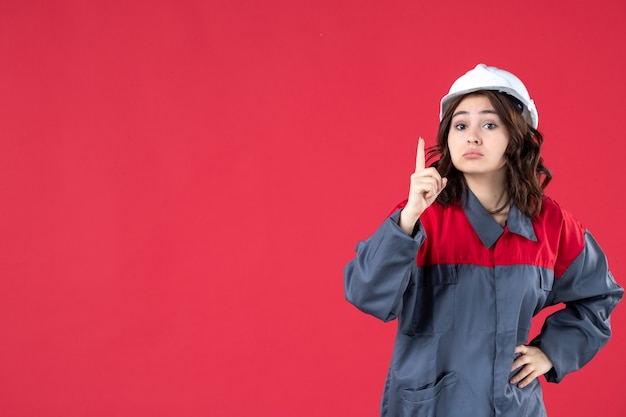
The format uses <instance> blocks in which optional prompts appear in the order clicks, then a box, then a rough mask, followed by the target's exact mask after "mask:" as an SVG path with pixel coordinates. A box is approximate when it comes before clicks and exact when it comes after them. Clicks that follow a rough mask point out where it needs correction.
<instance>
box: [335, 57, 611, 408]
mask: <svg viewBox="0 0 626 417" xmlns="http://www.w3.org/2000/svg"><path fill="white" fill-rule="evenodd" d="M440 120H441V123H440V127H439V133H438V136H437V145H436V146H435V147H434V149H433V150H432V151H431V156H435V157H438V158H437V162H435V163H434V164H432V165H431V166H430V167H426V165H425V152H424V141H423V140H422V139H420V140H419V143H418V149H417V157H416V166H415V173H413V175H412V176H411V183H410V189H409V195H408V199H407V201H406V202H404V203H402V204H401V205H400V206H399V207H398V208H397V210H396V211H395V212H394V213H393V214H392V215H391V216H390V217H389V218H388V219H387V220H386V221H385V222H384V223H383V224H382V225H381V226H380V227H379V229H378V230H377V231H376V232H375V233H374V234H373V235H372V236H371V237H370V238H369V239H368V240H366V241H365V242H360V243H359V244H358V245H357V249H356V252H357V254H356V257H355V258H354V259H353V260H352V261H351V262H350V263H349V264H348V265H347V266H346V268H345V294H346V298H347V299H348V301H350V302H351V303H352V304H354V305H355V306H356V307H358V308H359V309H360V310H362V311H364V312H366V313H369V314H372V315H374V316H376V317H378V318H380V319H382V320H385V321H389V320H392V319H395V318H398V320H399V326H398V333H397V336H396V342H395V347H394V352H393V358H392V363H391V366H390V368H389V373H388V376H387V381H386V384H385V390H384V395H383V399H382V403H381V415H382V416H420V417H422V416H436V417H448V416H450V417H458V416H468V415H471V416H480V417H486V416H516V417H517V416H533V417H536V416H545V415H546V411H545V407H544V405H543V400H542V394H541V386H540V383H539V380H538V379H537V377H538V376H540V375H545V377H546V379H547V380H548V381H550V382H559V381H561V380H562V379H563V377H564V376H565V375H567V374H568V373H570V372H573V371H575V370H577V369H579V368H580V367H582V366H583V365H584V364H586V363H587V362H588V361H589V360H591V358H592V357H593V356H594V355H595V354H596V353H597V352H598V351H599V350H600V349H601V348H602V347H603V346H604V345H605V344H606V343H607V341H608V339H609V337H610V335H611V329H610V325H609V315H610V314H611V312H612V311H613V309H614V308H615V306H616V305H617V303H618V302H619V300H620V299H621V298H622V296H623V289H622V288H621V287H620V286H618V285H617V283H616V282H615V280H614V279H613V277H612V275H611V273H610V272H609V270H608V266H607V261H606V258H605V256H604V254H603V252H602V250H601V249H600V247H599V246H598V244H597V243H596V241H595V240H594V238H593V237H592V236H591V235H590V234H589V232H588V231H587V230H585V229H584V228H583V226H581V225H580V224H579V223H578V222H577V221H576V220H574V219H573V218H572V216H571V215H570V214H569V213H568V212H567V211H565V210H563V209H562V208H561V207H560V206H559V205H558V204H557V203H556V202H555V201H553V200H551V199H550V198H549V197H547V196H545V195H544V193H543V189H544V188H545V186H546V185H547V184H548V182H549V180H550V178H551V176H550V172H549V171H548V170H547V169H546V168H545V167H544V165H543V161H542V158H541V155H540V149H541V145H542V142H543V137H542V136H541V134H540V133H539V132H538V131H537V130H536V128H537V123H538V113H537V110H536V108H535V106H534V103H533V101H532V100H531V99H530V96H529V94H528V91H527V90H526V88H525V86H524V84H523V83H522V82H521V81H520V80H519V79H518V78H517V77H516V76H515V75H513V74H511V73H510V72H507V71H504V70H501V69H498V68H495V67H488V66H485V65H483V64H480V65H478V66H476V68H474V69H472V70H471V71H469V72H467V73H466V74H465V75H463V76H462V77H460V78H459V79H458V80H456V81H455V83H454V84H453V85H452V87H451V89H450V92H449V94H447V95H446V96H445V97H444V98H443V99H442V102H441V114H440ZM558 303H565V307H564V308H563V309H561V310H559V311H557V312H555V313H554V314H552V315H551V316H549V317H548V318H547V319H546V321H545V323H544V326H543V328H542V331H541V333H540V334H539V335H538V336H537V337H536V338H535V339H533V340H531V341H529V340H528V333H529V330H530V327H531V319H532V317H533V316H534V315H536V314H537V313H538V312H539V311H540V310H541V309H543V308H544V307H547V306H550V305H554V304H558Z"/></svg>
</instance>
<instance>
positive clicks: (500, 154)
mask: <svg viewBox="0 0 626 417" xmlns="http://www.w3.org/2000/svg"><path fill="white" fill-rule="evenodd" d="M508 143H509V134H508V131H507V129H506V127H505V126H504V125H503V124H502V121H501V120H500V116H498V114H497V113H496V111H495V109H494V108H493V106H492V105H491V102H490V101H489V99H488V98H487V97H485V96H483V95H469V96H467V97H465V98H464V99H463V100H462V101H461V102H460V103H459V105H458V106H457V108H456V109H455V110H454V113H453V116H452V119H451V123H450V131H449V132H448V148H449V149H450V156H451V158H452V163H453V164H454V166H455V168H456V169H458V170H459V171H461V172H462V173H463V174H464V175H465V176H466V177H468V176H472V177H479V176H501V177H504V175H505V170H504V165H505V162H506V160H505V158H504V152H505V151H506V147H507V145H508Z"/></svg>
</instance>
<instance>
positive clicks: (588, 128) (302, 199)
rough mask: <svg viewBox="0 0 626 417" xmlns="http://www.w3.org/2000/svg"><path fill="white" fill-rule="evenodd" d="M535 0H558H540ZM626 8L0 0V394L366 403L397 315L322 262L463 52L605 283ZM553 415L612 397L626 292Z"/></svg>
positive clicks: (305, 410)
mask: <svg viewBox="0 0 626 417" xmlns="http://www.w3.org/2000/svg"><path fill="white" fill-rule="evenodd" d="M552 3H554V4H552ZM624 27H626V6H625V3H624V2H623V1H621V0H598V1H594V2H593V4H589V3H588V2H569V3H568V4H567V5H565V3H562V2H556V1H555V2H545V1H530V2H501V1H494V0H486V1H483V2H480V4H478V3H475V2H464V1H460V0H453V1H437V2H435V1H430V2H425V1H388V2H382V1H345V0H332V1H330V0H323V1H320V0H318V1H308V2H304V1H287V0H284V1H226V0H224V1H208V2H207V1H191V0H177V1H174V0H157V1H141V0H124V1H100V0H97V1H89V2H81V1H71V0H64V1H63V0H59V1H44V0H40V1H36V0H21V1H8V0H3V1H2V2H0V198H1V203H0V413H1V415H3V416H21V417H30V416H37V417H52V416H64V417H71V416H92V417H97V416H174V415H176V416H206V415H211V416H221V415H223V416H375V415H377V413H378V404H379V399H380V394H381V391H382V386H383V381H384V377H385V374H386V368H387V366H388V361H389V359H390V356H391V347H392V339H393V334H394V332H395V324H393V323H390V324H383V323H380V322H378V321H377V320H376V319H374V318H371V317H369V316H365V315H363V314H362V313H360V312H358V311H357V310H356V309H355V308H353V307H352V306H350V305H349V304H348V303H347V302H345V301H344V298H343V266H344V264H345V263H346V262H347V261H348V260H349V259H350V258H351V257H352V255H353V249H354V246H355V244H356V242H357V240H359V239H364V238H366V237H367V236H368V235H369V234H370V233H372V232H373V231H374V229H375V228H376V227H377V226H378V224H379V223H380V222H381V221H382V220H383V218H384V217H385V216H386V214H387V213H388V212H389V210H390V209H391V208H393V206H394V205H395V204H396V203H397V202H398V201H399V200H401V199H403V198H404V197H405V195H406V190H407V185H408V176H409V175H410V173H411V169H412V167H413V164H414V155H415V144H416V139H417V137H418V136H420V135H421V136H424V137H425V138H427V142H428V143H429V144H432V143H433V139H434V137H435V133H436V128H437V123H438V102H439V99H440V98H441V96H442V95H443V94H444V93H445V92H446V91H447V89H448V88H449V86H450V84H451V83H452V81H453V80H454V79H455V78H456V77H457V76H459V75H460V74H462V73H464V72H465V71H467V70H468V69H470V68H472V67H473V66H474V65H476V64H477V63H478V62H485V63H487V64H490V65H496V66H500V67H503V68H507V69H510V70H512V71H513V72H515V73H516V74H518V75H519V76H520V77H521V78H522V79H523V80H524V81H525V83H526V84H527V86H528V88H529V90H530V91H531V94H532V96H533V97H534V99H535V101H536V102H537V105H538V108H539V112H540V124H539V127H540V129H541V130H542V131H543V133H544V135H545V137H546V145H545V159H546V162H547V164H548V166H549V167H550V168H551V169H552V171H553V173H554V176H555V179H554V181H553V183H552V184H551V186H550V187H549V188H548V191H549V194H550V195H552V196H553V197H554V198H556V199H557V200H558V201H559V202H560V203H561V204H562V205H563V206H565V207H566V208H568V209H569V210H570V211H572V212H573V213H574V214H575V216H576V217H577V218H578V219H579V220H581V221H582V222H583V223H584V224H585V225H586V226H587V227H588V228H589V229H590V230H591V231H592V232H593V234H594V235H595V236H596V238H597V239H598V240H599V241H600V242H601V244H602V245H603V247H604V249H605V251H606V253H607V254H608V256H609V259H610V265H611V267H612V269H613V272H614V275H615V276H616V278H617V280H618V281H619V282H621V283H622V284H624V283H626V281H625V280H626V265H625V263H624V258H623V254H624V249H625V244H624V239H623V233H624V231H625V230H626V228H625V226H626V224H625V223H626V219H625V217H624V215H623V213H622V212H623V208H624V207H625V206H626V201H625V197H624V191H623V175H624V153H623V149H624V148H623V141H624V132H623V125H624V122H623V120H624V111H625V108H624V99H623V97H625V96H626V91H625V89H626V87H625V85H626V84H625V83H624V74H626V59H625V54H624V44H625V43H626V32H625V31H624ZM613 325H614V330H615V335H614V338H613V339H612V341H611V342H610V343H609V345H608V346H607V347H606V348H605V349H604V350H603V351H602V352H601V353H600V354H599V355H598V357H597V358H596V359H595V361H594V362H592V363H591V364H590V365H589V366H587V367H586V368H585V369H583V370H581V371H580V372H578V373H576V374H572V375H570V376H568V377H567V378H566V379H565V381H563V382H562V383H561V384H560V385H549V386H547V384H544V386H545V391H546V392H545V397H546V402H547V407H548V410H549V413H550V416H551V417H565V416H567V417H575V416H590V415H602V416H605V417H616V416H623V415H625V414H626V397H625V396H624V395H623V388H622V387H623V384H622V380H623V375H624V374H625V373H626V364H625V361H624V355H623V352H624V351H625V349H626V308H624V307H623V306H620V307H618V309H617V311H616V313H615V315H614V319H613Z"/></svg>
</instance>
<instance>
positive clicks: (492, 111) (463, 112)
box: [452, 110, 498, 118]
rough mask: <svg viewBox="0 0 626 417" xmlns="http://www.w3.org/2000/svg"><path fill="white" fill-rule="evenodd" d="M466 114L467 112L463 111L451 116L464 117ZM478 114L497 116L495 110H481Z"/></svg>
mask: <svg viewBox="0 0 626 417" xmlns="http://www.w3.org/2000/svg"><path fill="white" fill-rule="evenodd" d="M466 114H469V112H468V111H465V110H461V111H458V112H456V113H454V114H453V115H452V118H455V117H456V116H461V115H466ZM478 114H495V115H496V116H497V115H498V112H496V111H495V110H481V111H479V112H478Z"/></svg>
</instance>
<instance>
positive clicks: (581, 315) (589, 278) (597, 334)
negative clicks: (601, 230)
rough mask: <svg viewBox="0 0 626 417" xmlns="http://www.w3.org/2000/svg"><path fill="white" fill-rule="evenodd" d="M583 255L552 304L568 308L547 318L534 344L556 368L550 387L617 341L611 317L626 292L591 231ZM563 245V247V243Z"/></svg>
mask: <svg viewBox="0 0 626 417" xmlns="http://www.w3.org/2000/svg"><path fill="white" fill-rule="evenodd" d="M583 242H584V244H583V248H582V251H581V252H580V253H579V254H578V255H577V256H576V257H575V259H574V260H573V262H571V264H570V265H569V266H567V268H566V269H565V270H564V272H563V274H562V275H561V276H560V277H557V279H555V280H554V286H553V288H552V292H551V294H550V300H549V304H557V303H561V302H562V303H564V304H565V308H563V309H562V310H559V311H557V312H555V313H553V314H552V315H550V316H548V318H547V319H546V321H545V323H544V325H543V328H542V330H541V333H540V334H539V335H538V336H537V337H536V338H535V339H534V340H533V341H532V342H531V343H530V345H531V346H536V347H538V348H539V349H541V351H543V352H544V353H545V354H546V355H547V356H548V358H549V359H550V361H551V362H552V365H553V368H552V369H550V370H549V371H548V372H547V373H546V374H545V376H546V379H547V380H548V381H550V382H560V381H561V380H562V379H563V377H564V376H565V375H567V374H568V373H570V372H573V371H576V370H578V369H580V368H581V367H582V366H584V365H585V364H586V363H587V362H589V361H590V360H591V359H592V358H593V357H594V356H595V355H596V354H597V353H598V351H600V349H601V348H602V347H603V346H604V345H605V344H606V343H607V342H608V341H609V338H610V337H611V326H610V315H611V313H612V311H613V309H614V308H615V306H616V305H617V303H618V302H619V301H620V300H621V299H622V297H623V295H624V290H623V288H621V287H620V286H619V285H618V284H617V283H616V282H615V279H614V278H613V275H612V274H611V272H610V271H609V268H608V263H607V260H606V257H605V255H604V252H603V251H602V249H601V248H600V246H599V245H598V243H597V242H596V240H595V239H594V238H593V236H591V234H590V233H589V232H588V231H584V237H583ZM562 243H563V242H562Z"/></svg>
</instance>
